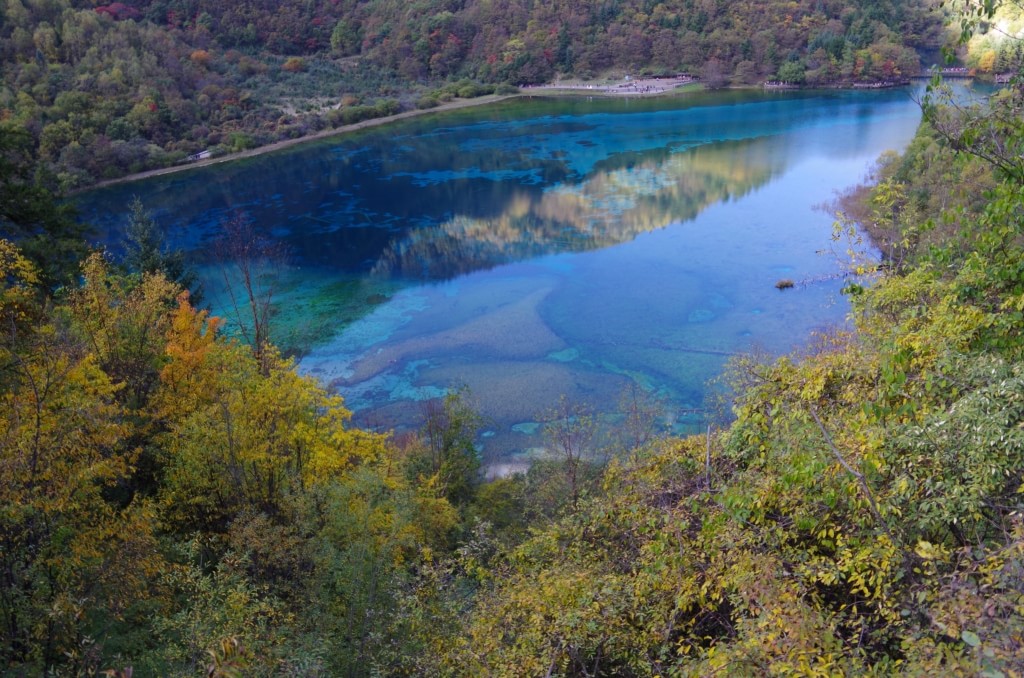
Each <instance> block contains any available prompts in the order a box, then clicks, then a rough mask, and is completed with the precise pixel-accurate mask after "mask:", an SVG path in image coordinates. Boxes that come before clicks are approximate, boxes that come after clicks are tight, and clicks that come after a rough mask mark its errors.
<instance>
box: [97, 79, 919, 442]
mask: <svg viewBox="0 0 1024 678" xmlns="http://www.w3.org/2000/svg"><path fill="white" fill-rule="evenodd" d="M918 118H919V112H918V109H917V107H916V105H915V104H914V103H913V102H912V100H911V99H910V97H909V95H908V93H906V92H899V91H889V92H828V93H806V92H803V93H789V94H781V93H766V94H762V93H751V92H728V93H720V94H711V95H703V96H693V95H691V96H687V97H680V98H677V99H661V100H642V101H630V100H625V101H609V100H602V101H595V102H587V101H582V100H568V101H557V100H556V101H553V100H529V99H522V100H517V101H514V102H510V103H506V104H503V105H500V106H495V107H490V108H487V109H475V110H472V111H460V112H457V113H452V114H446V115H436V116H430V117H428V118H423V119H416V120H412V121H406V122H404V123H402V124H398V125H392V126H388V127H385V128H376V129H374V130H368V131H364V132H361V133H359V134H357V135H352V136H347V137H343V138H337V139H332V140H328V141H323V142H318V143H316V144H312V145H308V146H303V147H300V148H295V149H291V150H289V151H287V152H283V153H278V154H274V155H267V156H261V157H258V158H254V159H250V160H247V161H242V162H237V163H230V164H225V165H219V166H213V167H210V168H205V169H202V170H198V171H194V172H188V173H184V174H179V175H174V176H172V177H167V178H161V179H155V180H152V181H148V182H141V183H138V184H132V185H129V186H123V187H117V188H110V189H105V190H101V191H95V192H93V193H90V194H87V195H85V196H83V198H82V200H81V207H82V209H83V212H84V213H85V216H86V218H89V219H90V220H92V221H94V222H97V223H99V224H100V225H101V226H102V228H103V229H104V234H105V238H106V240H107V241H108V242H110V243H116V240H117V237H118V235H117V234H118V233H119V232H120V229H122V228H123V225H122V224H123V215H122V214H120V213H118V212H117V211H115V210H118V209H123V205H125V204H127V202H128V197H129V196H130V195H131V194H138V195H139V197H140V198H141V199H142V200H143V202H144V203H145V204H146V206H147V207H148V208H149V209H151V210H153V211H154V212H155V214H156V216H157V219H158V221H159V223H161V224H162V225H163V226H164V227H165V229H166V231H167V233H168V235H169V237H170V239H171V240H172V241H173V243H174V244H175V245H176V246H179V247H183V248H186V249H188V250H190V251H191V253H192V255H193V257H194V259H195V260H196V261H197V262H198V263H199V264H200V265H202V266H205V268H203V270H204V271H206V272H207V273H208V275H207V276H206V277H207V278H208V279H209V280H210V281H211V282H212V281H213V280H214V279H216V278H217V275H216V271H215V270H214V269H215V267H214V265H213V264H211V263H210V262H206V261H205V249H206V247H207V246H208V244H209V242H210V241H211V239H213V238H215V237H216V236H217V234H218V233H219V230H220V224H221V223H222V222H223V221H224V220H225V219H226V218H227V217H228V216H230V215H232V214H234V213H235V212H237V211H244V212H245V213H246V214H247V215H248V217H249V218H251V220H252V222H253V226H254V228H255V229H257V230H258V231H260V232H263V233H265V234H267V235H270V236H272V237H273V238H275V239H276V240H278V241H280V242H281V243H283V244H284V245H285V246H286V247H287V248H288V250H289V251H290V253H291V268H290V269H289V270H288V271H287V272H286V273H285V274H284V279H283V280H281V281H280V283H279V284H278V285H277V289H278V290H279V292H278V297H277V299H278V305H277V309H278V312H277V315H276V316H275V322H276V330H277V338H278V340H279V341H281V342H283V343H285V344H286V345H288V346H289V347H291V348H292V349H295V350H299V351H300V352H302V353H303V354H304V357H303V360H302V362H301V368H302V369H304V370H306V371H308V372H310V373H313V374H317V375H319V376H320V377H322V378H323V379H324V380H325V381H327V382H328V383H330V384H332V385H333V386H334V387H335V388H337V389H338V390H339V391H340V392H341V393H342V394H343V395H344V396H345V397H346V399H347V402H348V404H349V406H350V407H352V408H354V409H355V410H356V412H357V421H359V422H360V423H362V424H364V425H377V426H380V427H383V428H401V427H405V426H410V425H415V424H416V423H417V422H418V419H419V417H420V404H419V403H420V402H421V401H422V400H424V399H427V398H432V397H437V396H438V395H440V394H443V393H444V392H445V390H446V389H448V388H450V387H451V386H452V385H455V384H465V385H468V386H469V387H470V389H471V390H472V392H473V393H474V395H475V397H476V399H477V400H478V401H479V405H480V407H481V409H482V410H483V412H484V414H485V415H486V416H488V417H489V418H490V419H491V425H490V429H491V430H490V431H488V435H487V436H486V437H485V438H483V439H482V444H483V446H484V450H485V452H486V453H487V454H489V455H508V454H510V453H514V452H521V451H523V450H529V449H531V448H536V447H538V446H539V445H540V442H539V436H538V433H537V426H536V425H535V424H536V419H537V417H538V413H539V412H540V411H542V410H544V409H546V408H547V407H550V405H551V404H553V403H554V402H555V401H556V400H557V398H558V396H559V395H561V394H565V395H567V396H569V397H570V398H572V399H575V400H582V401H587V402H590V403H591V404H593V405H594V406H595V407H596V408H597V409H598V410H599V411H602V412H604V413H606V416H605V419H606V421H609V422H614V415H613V414H612V411H613V410H614V409H615V404H616V402H617V401H618V395H619V393H620V392H621V391H622V390H623V389H624V388H625V387H627V386H629V385H630V384H639V385H640V386H642V387H643V388H645V389H647V390H648V391H649V392H651V393H654V394H657V395H658V396H659V397H662V398H664V399H665V400H666V402H667V403H668V404H669V405H670V407H669V415H668V418H667V420H666V424H667V425H670V426H673V427H675V428H676V429H677V430H680V431H684V430H688V427H695V426H698V425H699V424H700V415H699V410H700V408H701V406H702V402H703V392H704V384H705V382H706V381H707V380H708V379H709V378H711V377H713V376H714V375H715V374H717V373H718V372H719V371H720V370H721V367H722V364H723V361H724V360H725V359H726V358H727V356H728V355H730V354H731V353H734V352H736V351H742V350H748V349H749V348H750V347H751V346H753V345H758V346H763V347H765V348H766V349H768V350H771V351H776V352H778V351H785V350H788V349H790V348H792V347H793V346H795V345H799V344H800V343H802V342H804V341H806V339H807V337H808V333H809V332H810V331H812V330H814V329H816V328H822V327H827V326H830V325H835V324H837V323H841V322H842V321H843V316H844V314H845V309H846V307H845V305H844V304H843V302H842V301H841V299H840V298H838V296H837V290H838V284H837V283H824V284H813V285H806V286H798V288H797V289H795V290H791V291H789V292H786V293H780V292H779V291H778V290H776V289H775V288H774V283H775V281H776V280H777V279H779V278H781V277H789V278H793V279H796V280H803V279H807V280H811V279H819V278H822V277H827V276H828V275H829V274H831V273H834V272H835V271H836V270H837V268H836V267H837V264H836V262H835V260H834V259H833V258H831V257H827V256H821V255H820V254H819V253H818V252H820V251H822V250H828V248H829V246H830V244H831V243H830V240H829V235H830V228H829V226H830V220H829V218H828V217H827V215H823V214H821V213H818V212H815V211H814V210H813V209H812V206H813V205H815V204H817V203H820V202H823V201H825V200H827V199H829V197H830V196H831V194H832V192H833V190H835V189H837V188H841V187H844V186H847V185H849V184H851V183H853V182H855V181H857V180H858V179H859V178H860V176H861V175H862V174H863V173H864V171H865V169H866V167H867V164H868V163H869V162H870V161H871V160H873V159H874V158H875V157H877V155H878V154H879V153H880V152H881V151H883V150H885V149H887V148H899V147H902V146H903V145H904V144H906V143H907V141H909V139H910V137H911V136H912V134H913V131H914V129H915V127H916V124H917V120H918ZM211 290H212V293H211V294H210V298H211V303H212V305H213V306H214V311H215V312H216V311H217V310H218V306H220V305H222V302H221V300H220V299H221V298H222V295H219V294H218V290H217V288H216V286H215V285H211ZM695 411H696V412H698V413H697V414H694V412H695Z"/></svg>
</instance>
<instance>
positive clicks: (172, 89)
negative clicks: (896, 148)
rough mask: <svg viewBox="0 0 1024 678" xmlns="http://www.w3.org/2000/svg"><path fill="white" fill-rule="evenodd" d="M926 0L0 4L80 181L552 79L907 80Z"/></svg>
mask: <svg viewBox="0 0 1024 678" xmlns="http://www.w3.org/2000/svg"><path fill="white" fill-rule="evenodd" d="M941 26H942V21H941V15H940V13H939V12H938V10H937V9H936V7H934V6H933V4H932V3H931V1H930V0H928V1H924V2H921V1H917V2H911V1H907V0H886V1H885V2H877V1H875V0H857V1H856V2H838V1H836V0H813V1H812V0H800V1H799V2H789V1H786V2H784V1H781V0H757V1H756V2H754V1H751V2H725V1H724V0H669V1H667V2H654V1H653V0H628V1H627V0H615V1H613V0H606V1H603V2H598V3H580V2H568V1H565V0H560V1H559V2H547V3H534V2H522V1H518V2H511V3H491V2H484V1H480V0H423V1H420V2H415V3H412V4H410V3H408V2H396V1H395V0H373V1H371V2H351V1H347V0H346V1H339V0H331V1H329V2H328V1H327V0H310V1H309V2H304V3H297V2H294V3H280V2H276V1H275V2H270V1H266V0H264V1H260V0H246V1H243V2H230V3H224V2H213V1H211V0H156V1H150V0H134V1H132V2H128V3H121V2H114V3H111V4H109V5H97V4H96V3H94V2H82V1H81V0H4V2H3V3H0V65H2V79H0V124H2V125H3V126H4V129H7V128H9V127H17V128H20V129H25V130H28V131H29V132H30V136H29V137H28V138H27V139H26V141H25V143H26V144H27V148H28V149H29V151H30V153H31V154H32V156H33V157H34V158H36V159H38V160H39V162H40V164H39V168H40V171H41V172H42V173H44V174H45V175H46V177H47V180H48V181H49V182H50V183H52V184H53V185H55V186H59V187H61V188H63V189H70V188H75V187H80V186H86V185H89V184H91V183H94V182H96V181H98V180H101V179H105V178H114V177H119V176H123V175H125V174H128V173H132V172H137V171H140V170H146V169H152V168H157V167H164V166H168V165H173V164H177V163H180V162H183V161H185V160H186V158H187V157H188V156H189V155H192V154H196V153H200V152H202V151H206V150H210V151H212V152H216V153H228V152H236V151H241V150H245V149H247V148H252V147H255V146H259V145H264V144H267V143H270V142H273V141H277V140H281V139H289V138H296V137H301V136H304V135H307V134H309V133H311V132H316V131H319V130H324V129H330V128H333V127H338V126H340V125H344V124H349V123H354V122H358V121H360V120H364V119H366V118H371V117H379V116H384V115H389V114H392V113H395V112H397V111H399V110H401V109H407V108H414V107H416V106H421V107H429V106H434V105H437V103H439V102H443V101H445V100H449V99H451V98H452V97H453V96H463V97H471V96H477V95H479V94H483V93H486V92H493V91H495V88H496V87H498V86H500V87H502V88H505V89H499V91H507V90H508V88H510V87H514V86H517V85H524V84H536V83H543V82H548V81H550V80H552V79H553V78H556V77H558V76H574V77H598V76H602V75H606V74H610V73H614V74H616V75H617V76H622V75H624V74H627V73H638V72H647V73H678V72H688V73H691V74H694V75H698V76H700V77H701V78H702V79H703V81H704V82H705V83H706V84H707V85H709V86H713V87H719V86H725V85H728V84H735V85H753V84H760V83H761V82H763V81H764V80H766V79H768V80H771V79H778V80H784V81H787V82H791V83H795V84H808V85H835V84H850V83H853V82H858V81H860V82H876V81H897V80H900V79H902V78H905V77H908V76H909V75H913V74H916V73H917V72H918V70H919V57H918V52H917V51H915V50H922V49H931V50H934V49H935V48H936V47H937V46H938V45H939V43H940V36H941Z"/></svg>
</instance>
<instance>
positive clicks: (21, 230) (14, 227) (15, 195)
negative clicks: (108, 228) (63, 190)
mask: <svg viewBox="0 0 1024 678" xmlns="http://www.w3.org/2000/svg"><path fill="white" fill-rule="evenodd" d="M0 229H2V230H3V232H4V233H5V234H7V236H8V237H10V238H11V239H12V240H13V241H14V242H15V243H16V244H17V245H18V246H19V248H20V249H21V251H22V252H23V253H24V255H25V256H26V257H28V258H29V259H30V260H31V261H32V262H33V263H35V265H36V266H37V268H38V270H39V274H40V281H41V282H42V284H44V285H45V286H46V287H48V288H54V287H56V286H58V285H62V284H66V283H68V282H70V281H71V280H73V278H74V276H75V274H76V273H77V268H78V261H79V259H80V258H81V257H82V256H83V255H84V254H85V252H86V243H85V236H86V235H87V234H88V232H89V231H88V228H87V227H86V226H85V225H83V224H81V223H79V222H78V221H77V220H76V219H75V213H74V210H73V209H72V208H71V207H70V206H67V205H61V204H60V202H59V198H58V196H56V195H55V193H54V192H53V191H52V190H51V189H49V188H47V187H46V186H45V185H44V184H43V183H42V182H41V181H40V180H39V179H38V178H37V176H36V171H35V168H34V162H33V158H32V138H31V135H29V133H28V132H27V131H26V130H25V129H23V128H20V127H18V126H17V125H16V124H12V123H11V122H0Z"/></svg>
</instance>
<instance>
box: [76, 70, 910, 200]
mask: <svg viewBox="0 0 1024 678" xmlns="http://www.w3.org/2000/svg"><path fill="white" fill-rule="evenodd" d="M894 86H901V85H894ZM697 88H701V89H702V91H703V88H702V85H701V82H700V81H699V80H696V79H689V78H641V79H638V80H618V81H614V82H610V81H604V82H601V83H598V82H579V81H570V82H568V83H558V82H556V83H551V84H545V85H529V86H525V87H523V88H521V89H520V90H519V91H518V92H516V93H514V94H487V95H484V96H481V97H475V98H473V99H462V100H459V101H449V102H447V103H443V104H441V105H439V106H434V107H433V108H422V109H420V108H414V109H411V110H408V111H402V112H401V113H395V114H394V115H388V116H384V117H382V118H371V119H369V120H363V121H361V122H357V123H353V124H351V125H342V126H341V127H332V128H329V129H323V130H320V131H319V132H314V133H313V134H307V135H305V136H302V137H298V138H295V139H282V140H280V141H275V142H273V143H269V144H266V145H264V146H259V147H257V148H250V149H248V150H245V151H240V152H238V153H229V154H227V155H220V156H217V157H215V158H207V159H204V160H197V161H195V162H190V163H186V164H181V165H173V166H171V167H161V168H158V169H151V170H145V171H142V172H135V173H133V174H126V175H124V176H122V177H117V178H115V179H104V180H103V181H98V182H96V183H95V184H90V185H88V186H82V187H81V188H76V189H73V190H71V191H68V192H67V193H66V194H65V197H66V198H72V197H74V196H76V195H78V194H80V193H85V192H88V191H92V190H95V189H100V188H107V187H110V186H117V185H119V184H127V183H132V182H135V181H142V180H144V179H150V178H152V177H159V176H165V175H168V174H176V173H178V172H187V171H188V170H191V169H198V168H201V167H209V166H210V165H216V164H219V163H225V162H233V161H235V160H244V159H246V158H255V157H257V156H260V155H264V154H266V153H273V152H275V151H280V150H283V149H286V148H290V147H292V146H298V145H300V144H305V143H310V142H313V141H319V140H321V139H326V138H328V137H333V136H337V135H342V134H347V133H349V132H356V131H359V130H363V129H369V128H371V127H379V126H381V125H387V124H389V123H392V122H396V121H399V120H407V119H409V118H416V117H420V116H424V115H429V114H431V113H444V112H447V111H455V110H459V109H463V108H473V107H476V106H486V105H487V104H493V103H498V102H501V101H508V100H510V99H517V98H523V97H535V96H539V97H558V96H576V97H589V98H592V97H595V96H598V97H604V98H609V99H620V98H631V97H642V98H649V97H666V96H673V95H677V94H684V93H691V92H694V91H696V90H697ZM725 89H765V90H769V89H774V88H765V87H763V86H757V85H751V86H749V87H747V86H744V87H727V88H725ZM786 89H787V90H788V89H789V88H786ZM793 89H794V90H799V89H803V88H800V87H797V88H793ZM835 89H847V88H846V87H837V88H835Z"/></svg>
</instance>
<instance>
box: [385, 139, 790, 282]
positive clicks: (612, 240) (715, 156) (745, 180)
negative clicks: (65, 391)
mask: <svg viewBox="0 0 1024 678" xmlns="http://www.w3.org/2000/svg"><path fill="white" fill-rule="evenodd" d="M772 145H773V144H772V143H771V142H770V140H767V139H758V140H749V141H742V142H724V143H720V144H715V145H713V146H704V147H700V148H696V149H694V150H690V151H684V152H681V153H667V152H662V153H657V152H649V153H644V154H630V158H629V161H628V163H623V162H622V159H621V158H620V159H618V160H619V162H617V163H615V165H617V166H607V167H603V168H602V167H595V168H594V170H593V171H592V172H591V174H590V175H588V176H586V177H584V178H583V180H581V181H579V182H576V183H564V184H558V185H556V186H554V187H552V188H550V189H549V190H547V191H544V192H543V193H540V194H537V193H535V192H529V191H525V190H522V191H516V192H513V193H512V194H511V195H510V196H508V197H507V198H506V200H505V204H504V208H505V209H504V211H503V212H502V213H501V214H499V215H497V216H493V217H484V218H472V217H467V216H464V215H459V216H455V217H452V218H450V219H448V220H446V221H445V222H444V223H442V224H439V225H437V226H427V227H423V228H418V229H415V230H412V231H409V232H407V233H405V234H403V235H402V237H400V238H395V239H394V240H392V241H391V243H390V244H389V246H388V247H387V249H386V250H385V251H384V252H383V253H382V254H381V256H380V258H379V259H378V260H377V262H376V263H375V264H374V266H373V269H372V273H373V274H375V275H386V276H389V277H395V276H397V277H402V278H419V279H435V280H437V279H440V280H445V279H449V278H453V277H456V276H459V275H463V274H465V273H469V272H472V271H476V270H480V269H485V268H492V267H494V266H497V265H500V264H507V263H510V262H514V261H520V260H523V259H531V258H534V257H538V256H541V255H544V254H552V253H560V252H583V251H586V250H592V249H598V248H601V247H608V246H611V245H617V244H619V243H622V242H626V241H627V240H632V239H633V238H635V237H636V236H637V235H639V234H640V233H644V232H647V231H651V230H654V229H658V228H664V227H665V226H667V225H669V224H671V223H673V222H677V221H688V220H690V219H692V218H694V217H695V216H697V214H699V213H700V211H701V210H703V209H704V208H705V207H706V206H708V205H710V204H713V203H716V202H721V201H723V200H727V199H729V198H735V197H739V196H741V195H743V194H745V193H747V192H748V191H749V190H751V189H752V188H753V187H755V186H758V185H761V184H763V183H765V182H766V181H768V179H769V178H770V177H771V175H772V173H773V170H774V169H777V168H773V167H772V158H773V157H774V154H773V153H772V152H771V146H772ZM604 164H605V165H612V163H604Z"/></svg>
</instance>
